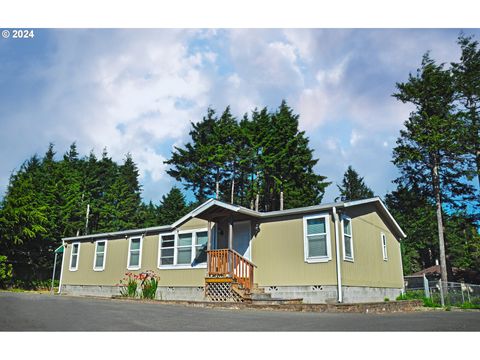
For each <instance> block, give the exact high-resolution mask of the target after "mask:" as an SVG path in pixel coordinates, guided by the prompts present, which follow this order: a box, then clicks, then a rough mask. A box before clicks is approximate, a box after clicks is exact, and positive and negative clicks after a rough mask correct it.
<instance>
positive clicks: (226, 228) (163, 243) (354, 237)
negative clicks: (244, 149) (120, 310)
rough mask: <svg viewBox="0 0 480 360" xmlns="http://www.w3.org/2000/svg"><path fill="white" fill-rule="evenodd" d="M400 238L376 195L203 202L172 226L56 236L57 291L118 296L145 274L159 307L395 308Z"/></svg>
mask: <svg viewBox="0 0 480 360" xmlns="http://www.w3.org/2000/svg"><path fill="white" fill-rule="evenodd" d="M405 236H406V235H405V234H404V232H403V231H402V229H401V228H400V226H399V225H398V224H397V222H396V221H395V219H394V218H393V217H392V215H391V214H390V213H389V211H388V210H387V208H386V207H385V205H384V204H383V203H382V201H381V200H380V199H379V198H378V197H376V198H372V199H366V200H359V201H350V202H336V203H330V204H321V205H316V206H309V207H303V208H296V209H288V210H281V211H271V212H258V211H254V210H251V209H248V208H245V207H242V206H236V205H232V204H227V203H224V202H221V201H218V200H214V199H210V200H208V201H206V202H205V203H203V204H202V205H200V206H199V207H197V208H196V209H195V210H193V211H191V212H190V213H189V214H187V215H185V216H183V217H182V218H180V219H178V221H176V222H175V223H173V224H170V225H165V226H158V227H150V228H144V229H131V230H125V231H118V232H111V233H103V234H92V235H85V236H77V237H69V238H64V239H63V246H64V251H63V260H62V269H61V276H60V287H59V292H60V293H62V294H70V295H95V296H111V295H118V294H119V293H120V289H119V287H118V286H116V284H118V283H119V280H120V279H121V278H123V277H124V275H125V273H126V272H132V273H134V274H135V273H136V274H138V273H141V272H144V271H147V270H153V271H154V272H155V273H156V274H157V275H159V277H160V281H159V287H158V290H157V294H156V297H157V298H158V299H163V300H193V301H245V300H248V299H252V294H253V295H254V294H257V293H258V294H263V298H268V297H270V298H273V299H297V300H299V299H302V300H301V301H303V302H305V303H326V302H345V303H355V302H369V301H383V300H384V299H385V298H389V299H392V300H393V299H395V298H396V297H397V296H398V295H399V294H400V293H401V292H402V290H403V269H402V258H401V251H400V240H401V239H402V238H404V237H405Z"/></svg>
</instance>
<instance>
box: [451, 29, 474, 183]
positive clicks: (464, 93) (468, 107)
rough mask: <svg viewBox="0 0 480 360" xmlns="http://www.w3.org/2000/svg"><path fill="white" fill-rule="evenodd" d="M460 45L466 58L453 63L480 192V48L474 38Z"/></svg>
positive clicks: (462, 39)
mask: <svg viewBox="0 0 480 360" xmlns="http://www.w3.org/2000/svg"><path fill="white" fill-rule="evenodd" d="M458 44H459V45H460V47H461V50H462V55H461V57H460V62H458V63H452V73H453V75H454V86H455V91H456V97H457V99H458V100H459V102H460V105H461V109H460V112H459V115H460V116H461V120H462V123H463V125H464V127H465V132H464V137H463V140H462V144H463V145H465V152H466V153H468V154H470V157H469V158H470V159H471V162H472V165H473V166H472V168H473V169H474V170H473V173H474V174H475V175H476V177H477V181H478V184H479V191H480V47H479V45H478V42H477V41H474V40H473V38H472V37H470V36H464V35H462V36H460V37H459V38H458Z"/></svg>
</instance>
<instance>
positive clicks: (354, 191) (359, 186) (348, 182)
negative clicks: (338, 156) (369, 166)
mask: <svg viewBox="0 0 480 360" xmlns="http://www.w3.org/2000/svg"><path fill="white" fill-rule="evenodd" d="M337 187H338V190H339V191H340V200H341V201H352V200H362V199H368V198H371V197H374V196H375V195H374V194H373V191H372V190H371V189H370V188H369V187H368V186H367V185H365V183H364V181H363V177H360V175H359V174H358V173H357V172H356V171H355V170H354V169H353V168H352V167H351V166H349V167H348V168H347V171H346V172H345V174H344V175H343V180H342V186H340V185H337Z"/></svg>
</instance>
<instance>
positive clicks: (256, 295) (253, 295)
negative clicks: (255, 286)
mask: <svg viewBox="0 0 480 360" xmlns="http://www.w3.org/2000/svg"><path fill="white" fill-rule="evenodd" d="M250 298H251V299H252V300H271V299H272V294H268V293H254V292H252V293H251V294H250Z"/></svg>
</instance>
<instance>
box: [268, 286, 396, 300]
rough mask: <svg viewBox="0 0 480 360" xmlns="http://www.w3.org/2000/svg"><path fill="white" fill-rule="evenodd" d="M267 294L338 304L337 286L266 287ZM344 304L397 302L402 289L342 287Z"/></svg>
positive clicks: (276, 296)
mask: <svg viewBox="0 0 480 360" xmlns="http://www.w3.org/2000/svg"><path fill="white" fill-rule="evenodd" d="M264 289H265V292H266V293H269V294H271V296H272V298H279V299H303V302H304V303H307V304H324V303H336V302H337V286H336V285H314V286H265V287H264ZM342 292H343V303H345V304H354V303H367V302H377V301H384V300H385V298H388V299H389V300H395V299H396V298H397V296H398V295H400V294H401V293H402V289H401V288H380V287H369V286H342Z"/></svg>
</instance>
